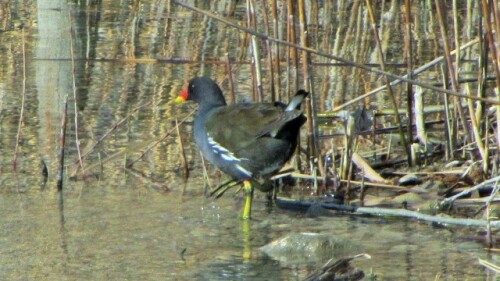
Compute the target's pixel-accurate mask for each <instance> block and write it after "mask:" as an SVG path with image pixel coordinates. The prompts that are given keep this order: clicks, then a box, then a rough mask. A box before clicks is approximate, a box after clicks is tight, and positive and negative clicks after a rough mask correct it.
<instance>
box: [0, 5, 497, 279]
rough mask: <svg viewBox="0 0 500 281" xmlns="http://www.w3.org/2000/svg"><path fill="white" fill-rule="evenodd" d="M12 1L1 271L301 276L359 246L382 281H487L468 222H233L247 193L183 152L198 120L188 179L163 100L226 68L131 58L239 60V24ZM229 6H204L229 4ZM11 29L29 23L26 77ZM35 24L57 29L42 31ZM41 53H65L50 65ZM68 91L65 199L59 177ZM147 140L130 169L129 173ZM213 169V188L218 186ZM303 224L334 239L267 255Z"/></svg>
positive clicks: (241, 72) (4, 38)
mask: <svg viewBox="0 0 500 281" xmlns="http://www.w3.org/2000/svg"><path fill="white" fill-rule="evenodd" d="M11 2H12V1H11ZM11 2H9V3H8V4H0V5H3V6H1V7H2V8H5V7H6V6H5V5H9V8H10V10H9V11H10V14H8V15H10V16H6V22H7V23H4V24H3V25H2V30H3V32H2V33H0V46H2V52H0V69H1V71H0V77H1V79H0V187H1V188H0V206H1V208H0V225H1V226H2V227H1V228H0V232H1V235H0V280H301V279H303V278H305V277H306V276H307V275H308V274H309V273H310V272H311V271H312V270H314V269H315V268H318V267H319V266H321V265H322V264H323V263H324V262H325V261H326V260H328V259H329V258H332V257H333V258H337V259H338V258H344V257H349V256H353V255H356V254H360V253H367V254H369V255H371V257H372V259H371V260H362V259H360V260H357V261H355V262H354V265H355V266H356V267H359V268H361V269H362V270H364V271H365V273H366V274H368V273H370V272H373V274H375V275H376V276H377V280H436V279H438V280H495V276H493V275H491V273H489V272H488V271H486V270H485V269H484V268H482V267H481V266H480V265H479V264H478V262H477V259H478V258H484V259H489V260H491V259H495V258H496V257H495V256H493V257H491V256H488V254H487V252H486V251H485V250H484V249H483V247H484V245H483V244H482V243H481V242H482V241H481V237H482V236H481V234H479V233H477V232H476V231H477V230H474V229H472V230H469V229H465V228H445V227H436V226H432V225H430V224H428V223H422V222H416V221H407V220H390V219H386V218H379V217H357V216H351V215H347V214H344V215H338V216H334V217H328V218H308V217H307V216H306V215H305V214H304V213H301V212H293V211H287V210H281V209H279V208H277V207H275V206H268V205H267V203H266V200H265V198H264V196H263V195H262V194H258V195H257V199H256V202H255V204H254V209H253V217H254V219H253V220H252V221H251V222H244V221H242V220H241V219H240V218H239V217H240V214H241V207H242V206H241V200H240V199H241V198H240V199H234V198H233V197H232V196H231V194H232V193H231V192H229V194H227V195H226V196H224V197H223V198H221V199H218V200H213V199H207V198H206V197H205V196H204V195H203V189H204V185H205V182H206V180H205V179H204V177H203V169H202V164H201V159H200V156H199V152H198V150H197V149H196V148H195V147H193V146H192V136H191V130H192V127H191V123H190V121H191V120H192V118H188V121H187V122H185V123H183V124H182V125H181V126H180V130H181V135H182V136H183V142H184V144H185V146H186V154H187V159H188V162H189V168H190V178H189V181H188V183H184V181H183V172H182V169H180V160H179V143H178V142H179V140H178V138H177V133H176V131H175V126H174V124H175V122H174V121H175V119H176V118H177V119H178V120H182V119H183V118H185V117H186V116H187V115H188V113H189V112H191V109H192V106H190V105H182V106H179V105H175V104H173V103H172V100H173V98H174V97H175V96H176V94H177V93H178V91H179V90H180V89H181V88H182V86H183V85H184V84H185V82H186V81H187V80H188V79H189V78H191V77H193V76H196V75H199V74H200V73H204V74H206V75H209V76H211V77H213V78H214V79H216V80H217V81H218V82H221V84H222V86H223V88H224V90H227V89H228V83H227V80H226V77H227V67H226V65H225V64H224V63H207V64H204V65H201V64H199V63H187V62H184V63H166V62H159V61H138V60H135V59H134V58H168V59H179V60H180V59H184V60H187V61H195V62H196V61H200V60H201V59H206V60H209V59H210V60H217V61H219V62H220V60H221V58H224V56H225V53H226V52H228V51H229V53H230V55H231V57H233V58H237V57H238V55H239V54H240V52H242V51H241V49H240V48H237V47H235V46H237V45H238V44H240V43H241V38H240V35H241V34H239V33H238V32H236V31H235V30H231V29H228V28H227V27H225V26H223V25H221V24H219V23H217V22H214V21H212V20H209V19H206V18H204V17H201V16H199V15H196V14H193V13H190V12H187V11H186V10H184V9H180V8H173V9H172V10H170V8H169V6H168V3H169V2H168V1H157V2H155V3H146V4H144V5H143V6H140V7H136V6H134V5H130V6H129V5H125V4H124V5H117V4H116V3H117V2H115V1H102V2H98V3H99V4H98V5H95V6H88V7H87V6H85V5H83V4H82V5H83V6H82V7H78V6H77V5H74V4H67V3H65V2H63V4H61V5H62V10H59V9H57V8H47V9H45V10H43V9H41V8H40V7H38V8H37V6H36V5H35V4H33V3H30V4H28V5H22V4H21V3H11ZM14 2H15V1H14ZM38 2H39V3H41V2H43V1H38ZM53 3H55V1H54V2H53ZM214 3H215V2H214ZM224 3H226V2H224V1H221V2H217V3H216V4H213V7H211V8H212V9H215V10H217V11H218V12H220V13H221V14H224V12H225V7H227V6H225V5H223V4H224ZM218 4H220V5H218ZM226 4H227V3H226ZM64 9H66V10H64ZM67 9H69V10H71V11H73V12H74V18H73V19H72V20H73V24H74V26H75V30H76V31H77V40H75V42H74V43H75V54H76V56H77V57H78V58H86V59H81V60H77V61H76V62H75V72H74V73H75V75H74V79H75V84H76V91H75V92H74V93H73V88H72V82H73V77H72V75H70V73H72V69H73V67H72V64H71V60H69V59H68V58H70V52H69V51H70V50H69V48H62V49H61V50H54V49H55V47H54V46H56V45H64V44H63V43H55V41H56V40H62V42H66V43H67V42H68V41H69V39H68V38H70V37H68V34H69V33H68V32H69V28H68V26H69V23H68V21H65V20H67V18H66V19H65V18H64V17H65V16H67V13H66V11H67ZM41 11H48V12H49V14H48V15H47V14H45V15H44V14H43V13H41ZM241 11H242V7H239V8H237V9H236V14H235V18H238V17H242V16H244V14H243V15H242V13H241ZM47 16H48V17H49V18H51V19H53V20H55V21H56V23H53V24H56V26H58V27H60V29H58V31H59V32H60V33H59V34H58V33H54V32H56V31H54V30H51V27H54V25H51V24H47V22H46V21H47V20H46V19H45V17H47ZM58 17H61V18H60V19H59V20H57V18H58ZM44 19H45V20H44ZM35 22H36V24H35ZM20 23H23V24H25V27H26V30H25V35H24V36H25V42H26V43H25V54H26V72H25V74H23V73H24V70H23V58H22V57H23V56H22V54H23V52H22V37H23V36H22V33H21V32H20V28H19V26H20ZM45 28H47V29H45ZM43 32H49V33H50V34H51V35H54V36H53V37H49V38H44V37H46V36H44V35H47V34H45V33H43ZM63 39H64V40H63ZM47 46H48V50H47V49H46V47H47ZM50 51H57V52H60V53H59V54H60V55H61V54H62V55H61V56H62V58H64V59H61V60H53V59H48V58H47V57H45V56H46V55H49V54H51V52H50ZM58 58H59V57H58ZM103 59H104V60H103ZM248 61H249V59H248V60H247V61H244V63H236V64H233V65H232V66H231V67H232V71H233V77H234V79H235V82H236V91H237V98H238V99H239V100H245V99H251V97H250V95H249V94H248V93H249V90H250V89H252V84H251V79H249V77H250V75H251V74H250V73H251V71H250V68H249V64H248ZM23 81H26V83H25V89H26V90H25V94H24V99H25V103H24V107H23V118H22V120H23V124H22V126H21V131H20V132H21V133H20V135H19V142H17V140H16V138H17V134H18V124H19V120H20V116H21V104H22V97H23ZM242 93H247V94H242ZM66 96H68V113H67V114H68V129H67V139H66V146H65V147H66V151H65V169H64V189H63V193H62V197H61V194H60V193H58V192H57V191H56V181H57V168H58V160H59V157H58V153H59V148H60V138H59V132H60V127H61V118H62V116H63V114H62V112H63V108H64V99H65V97H66ZM74 97H76V99H75V98H74ZM137 108H140V109H137ZM75 109H76V110H75ZM75 112H77V114H76V116H77V117H76V118H75ZM75 119H78V123H77V124H78V125H75V121H74V120H75ZM77 135H78V136H77ZM77 138H78V142H79V144H80V150H81V154H84V156H83V158H84V167H85V171H86V173H85V175H83V174H82V173H80V172H75V171H79V170H81V169H79V168H78V166H79V164H78V159H79V157H78V154H79V153H78V151H77V148H76V143H77ZM101 139H102V140H101ZM159 140H161V141H159ZM156 141H159V143H158V144H157V145H156V146H154V147H153V148H152V149H151V150H149V151H148V152H147V153H146V154H145V155H144V156H143V157H142V158H141V159H140V160H139V161H137V162H135V164H134V165H133V170H131V169H126V168H124V167H125V165H126V164H127V163H131V162H132V161H136V160H138V159H139V157H140V156H141V155H142V153H143V152H144V151H146V148H147V147H148V146H149V145H151V144H152V143H155V142H156ZM16 143H19V146H18V152H17V156H16V157H15V153H14V152H15V147H16ZM94 145H95V147H94ZM87 152H88V154H87ZM14 159H16V160H15V161H14ZM13 162H15V163H16V165H15V170H14V165H13V164H12V163H13ZM45 167H46V169H47V172H48V177H47V178H46V179H45V178H44V176H43V170H44V168H45ZM208 168H209V170H208V173H209V175H210V182H211V185H212V186H214V185H217V184H218V183H221V182H223V181H224V177H223V176H221V175H220V173H218V172H216V171H215V170H214V169H213V168H212V167H210V166H209V167H208ZM74 175H76V176H74ZM299 232H313V233H324V234H328V235H331V236H332V237H334V238H335V239H338V241H339V245H341V246H339V249H338V251H335V252H332V253H330V254H326V255H322V256H313V257H304V259H301V260H296V259H295V260H291V261H290V260H288V261H285V260H273V259H272V258H270V257H267V256H266V255H264V254H263V253H261V251H260V250H259V248H260V247H261V246H263V245H266V244H267V243H269V242H271V241H273V240H275V239H278V238H281V237H283V236H285V235H287V234H289V233H299ZM298 256H300V254H299V255H298Z"/></svg>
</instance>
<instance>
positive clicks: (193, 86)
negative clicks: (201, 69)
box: [176, 76, 226, 106]
mask: <svg viewBox="0 0 500 281" xmlns="http://www.w3.org/2000/svg"><path fill="white" fill-rule="evenodd" d="M187 100H192V101H194V102H196V103H198V104H200V106H218V105H226V100H225V99H224V96H223V95H222V90H221V89H220V88H219V86H218V85H217V84H216V83H215V82H214V81H213V80H212V79H210V78H208V77H204V76H201V77H196V78H194V79H192V80H191V81H189V85H188V87H187V88H186V89H184V90H183V91H182V92H181V93H180V95H179V96H178V97H177V99H176V101H177V102H183V101H187Z"/></svg>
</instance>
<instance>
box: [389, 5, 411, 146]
mask: <svg viewBox="0 0 500 281" xmlns="http://www.w3.org/2000/svg"><path fill="white" fill-rule="evenodd" d="M411 26H412V18H411V1H410V0H405V27H406V28H405V31H406V32H405V35H406V36H405V39H404V42H405V49H406V52H405V53H406V66H407V68H406V69H407V70H406V72H407V73H408V74H407V75H408V78H410V79H413V75H412V72H413V44H412V43H413V38H412V36H411V35H412V32H411ZM389 86H390V83H389ZM412 109H413V85H412V84H410V83H406V114H407V116H408V121H407V122H408V126H407V127H406V128H407V130H406V134H407V136H408V141H409V142H410V143H411V142H412V140H413V130H412V127H413V113H412Z"/></svg>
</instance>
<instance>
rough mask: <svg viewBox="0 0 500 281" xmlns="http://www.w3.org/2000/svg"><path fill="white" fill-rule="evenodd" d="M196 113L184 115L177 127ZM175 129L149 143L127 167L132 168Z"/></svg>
mask: <svg viewBox="0 0 500 281" xmlns="http://www.w3.org/2000/svg"><path fill="white" fill-rule="evenodd" d="M195 112H196V109H193V111H191V112H190V113H189V114H187V115H186V117H184V118H182V120H181V122H179V124H178V125H181V124H183V123H184V122H186V120H187V119H188V118H190V117H191V116H192V115H193V114H194V113H195ZM175 129H176V128H172V129H170V130H169V131H168V132H167V133H166V134H165V135H164V136H163V137H161V138H160V139H159V140H157V141H155V142H153V143H151V144H150V145H149V146H148V147H147V148H146V149H145V150H144V152H143V153H141V155H140V156H139V157H137V158H136V159H135V160H133V161H131V162H129V163H128V164H127V167H132V166H133V165H134V164H135V163H136V162H137V161H139V160H141V159H142V157H144V155H146V153H148V152H149V151H150V150H151V149H153V148H154V147H155V146H157V145H158V144H159V143H160V142H162V141H164V140H165V139H166V138H167V137H169V136H170V135H171V134H172V133H173V132H174V130H175Z"/></svg>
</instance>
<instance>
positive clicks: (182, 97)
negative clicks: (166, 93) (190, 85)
mask: <svg viewBox="0 0 500 281" xmlns="http://www.w3.org/2000/svg"><path fill="white" fill-rule="evenodd" d="M188 98H189V93H188V89H187V88H186V89H184V90H182V91H181V92H180V93H179V96H178V97H177V98H176V99H175V102H178V103H181V102H185V101H187V100H188Z"/></svg>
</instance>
